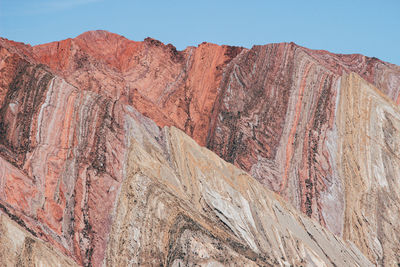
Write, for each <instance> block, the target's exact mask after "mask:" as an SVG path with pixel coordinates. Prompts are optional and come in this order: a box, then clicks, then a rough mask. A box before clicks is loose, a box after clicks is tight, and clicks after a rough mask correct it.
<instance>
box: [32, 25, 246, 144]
mask: <svg viewBox="0 0 400 267" xmlns="http://www.w3.org/2000/svg"><path fill="white" fill-rule="evenodd" d="M242 49H243V48H239V47H230V46H218V45H214V44H209V43H203V44H201V45H199V47H188V48H187V49H186V50H184V51H177V50H176V49H175V47H174V46H172V45H170V44H169V45H164V44H163V43H161V42H159V41H157V40H154V39H151V38H146V39H145V40H144V41H143V42H133V41H130V40H128V39H126V38H124V37H122V36H119V35H116V34H111V33H108V32H105V31H94V32H87V33H84V34H82V35H80V36H78V37H77V38H75V39H67V40H64V41H60V42H54V43H50V44H44V45H40V46H35V47H33V52H34V54H35V55H36V58H37V60H39V61H40V62H42V63H44V64H46V65H48V66H49V67H50V68H51V69H52V70H53V71H56V72H57V73H59V74H60V75H62V76H63V77H65V79H66V80H67V81H68V82H69V83H71V84H73V85H75V86H76V87H78V88H84V89H85V90H90V91H93V92H96V93H99V94H101V95H105V96H107V97H110V98H113V99H116V100H117V99H118V100H121V101H123V102H124V103H128V104H130V105H133V106H134V107H135V108H136V109H137V110H138V111H139V112H141V113H142V114H144V115H146V116H149V117H150V118H152V119H153V120H154V121H155V122H156V123H157V124H158V125H159V126H165V125H175V126H177V127H179V128H180V129H183V130H185V131H186V132H187V133H189V134H190V135H191V136H192V137H193V138H195V140H196V141H198V142H199V143H200V144H201V145H204V144H205V140H206V136H207V134H208V129H209V123H210V115H211V111H212V108H213V105H214V102H215V99H216V98H217V94H218V90H217V89H218V86H219V83H220V80H221V78H222V71H223V69H224V66H225V65H226V64H227V63H228V62H229V61H230V60H231V59H232V58H234V57H235V56H236V55H237V54H238V53H240V51H242Z"/></svg>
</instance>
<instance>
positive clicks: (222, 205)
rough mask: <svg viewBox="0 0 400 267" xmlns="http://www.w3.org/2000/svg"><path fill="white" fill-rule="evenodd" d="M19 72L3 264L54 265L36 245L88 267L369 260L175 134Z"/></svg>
mask: <svg viewBox="0 0 400 267" xmlns="http://www.w3.org/2000/svg"><path fill="white" fill-rule="evenodd" d="M22 62H23V63H24V64H22ZM19 67H20V68H21V69H20V71H18V72H17V75H16V76H15V77H14V79H13V80H12V83H11V85H10V90H9V91H8V92H7V94H6V97H5V99H4V101H3V106H2V108H1V111H0V112H1V115H2V116H1V125H2V129H1V132H2V139H1V142H2V143H1V157H0V163H1V170H2V172H1V192H0V202H1V206H0V207H1V210H2V212H3V213H4V215H2V218H5V219H4V220H6V222H5V223H4V224H3V225H4V226H3V228H7V229H4V230H2V231H3V232H4V233H6V234H4V235H2V239H1V247H2V248H3V249H5V248H6V247H7V244H10V242H15V244H14V243H13V245H15V246H16V247H15V249H14V251H16V252H13V253H3V254H2V255H4V256H3V257H2V258H0V260H2V262H1V263H2V264H7V263H10V262H11V263H18V262H20V261H25V262H28V263H27V265H32V266H33V265H34V263H35V262H37V261H39V262H40V261H42V263H43V261H44V260H46V261H47V263H46V262H45V263H43V264H50V265H51V264H52V263H51V262H52V261H54V260H55V259H54V257H55V256H54V255H58V254H57V253H59V252H54V251H53V250H49V249H45V248H42V246H43V245H41V244H42V243H40V242H39V241H35V240H36V238H41V239H43V240H45V241H47V242H49V244H51V245H52V247H53V249H58V250H60V251H61V252H62V253H64V254H65V255H66V256H69V257H71V258H72V259H74V260H75V261H76V262H77V264H79V265H85V266H90V265H93V266H101V265H102V264H105V265H107V266H123V265H128V264H133V265H135V264H138V265H142V264H149V265H173V266H174V265H176V264H186V265H194V264H208V263H209V264H214V265H218V264H227V265H228V264H238V265H270V266H273V265H276V264H287V263H289V264H296V265H299V264H314V265H318V264H326V265H328V266H331V265H344V264H350V265H359V266H370V265H371V263H370V262H369V261H368V259H367V258H366V257H365V256H364V255H363V254H362V253H361V252H360V251H359V250H358V249H357V248H356V247H355V246H354V245H351V244H350V243H345V242H343V241H341V240H340V238H338V237H335V236H334V235H333V234H331V233H330V232H329V231H327V230H326V229H323V228H322V227H321V226H319V225H318V224H317V223H316V222H313V221H312V220H310V219H309V218H306V217H305V216H304V215H300V214H299V213H298V212H297V211H295V210H294V209H293V208H292V207H291V206H290V205H287V204H285V203H284V202H283V201H282V200H281V199H280V197H279V196H277V195H275V194H274V193H272V192H270V191H269V190H267V189H266V188H263V187H261V186H260V184H259V182H257V181H256V180H254V179H253V178H252V177H250V176H249V175H248V174H246V173H244V172H243V171H241V170H239V169H237V168H236V167H234V166H233V165H231V164H229V163H226V162H224V161H223V160H222V159H219V158H218V157H217V155H215V154H213V153H212V152H210V151H208V150H207V149H205V148H201V147H199V146H198V145H197V144H196V143H195V142H194V141H193V140H191V139H190V138H189V137H188V136H186V135H185V134H184V133H182V132H180V131H179V130H177V129H175V128H171V129H169V128H164V129H163V131H160V130H159V128H158V127H157V126H156V124H155V123H153V122H152V121H151V120H150V119H147V118H145V117H143V116H142V115H141V114H140V113H138V112H137V111H135V110H134V108H132V107H130V106H128V105H124V104H122V103H121V102H118V101H117V102H115V101H112V100H110V99H109V98H106V97H104V96H101V95H98V94H95V93H93V92H89V91H83V90H78V89H77V88H75V87H73V86H71V85H69V84H68V83H66V82H65V81H64V80H62V79H61V78H59V77H57V76H54V75H53V74H51V73H49V72H47V70H46V69H44V68H43V67H42V66H40V65H32V64H30V63H29V62H26V61H21V63H20V66H19ZM22 121H23V123H20V122H22ZM6 215H8V216H9V217H10V218H14V219H15V220H16V222H17V223H18V224H19V225H20V226H16V225H15V223H11V222H9V221H10V219H8V218H7V217H5V216H6ZM10 227H14V228H12V229H11V230H9V229H10ZM16 229H17V230H16ZM12 238H14V239H16V240H14V241H10V240H11V239H12ZM17 240H18V242H17ZM31 240H34V242H33V241H31ZM32 242H33V243H34V244H36V243H35V242H39V243H38V245H33V244H32ZM155 244H156V245H155ZM32 247H33V248H32ZM18 251H21V252H18ZM18 253H19V254H18ZM16 255H17V256H16ZM37 255H39V256H37ZM44 258H45V259H44ZM57 264H59V265H73V263H72V262H71V261H69V260H65V261H64V260H62V257H61V258H59V260H58V261H57Z"/></svg>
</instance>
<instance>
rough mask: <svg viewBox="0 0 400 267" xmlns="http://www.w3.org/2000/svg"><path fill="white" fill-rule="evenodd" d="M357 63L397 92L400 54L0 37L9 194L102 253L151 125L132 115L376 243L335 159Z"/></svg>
mask: <svg viewBox="0 0 400 267" xmlns="http://www.w3.org/2000/svg"><path fill="white" fill-rule="evenodd" d="M350 72H355V73H357V74H358V75H359V76H360V77H361V78H363V79H364V80H366V81H367V82H369V83H371V84H372V85H375V86H376V87H377V88H379V89H380V90H381V94H382V95H385V96H386V97H387V98H388V99H391V100H390V101H393V102H394V103H397V104H399V103H400V97H399V96H400V67H398V66H395V65H392V64H389V63H385V62H382V61H380V60H378V59H375V58H368V57H364V56H362V55H336V54H332V53H329V52H326V51H316V50H309V49H307V48H303V47H299V46H297V45H295V44H293V43H290V44H289V43H282V44H270V45H265V46H254V47H253V48H251V49H245V48H241V47H231V46H219V45H215V44H209V43H203V44H200V45H199V46H198V47H188V48H186V49H185V50H184V51H177V50H176V49H175V47H174V46H172V45H170V44H169V45H164V44H162V43H161V42H159V41H157V40H154V39H151V38H146V39H145V40H144V41H143V42H134V41H131V40H128V39H126V38H124V37H122V36H119V35H117V34H112V33H109V32H106V31H94V32H87V33H84V34H82V35H80V36H78V37H76V38H74V39H67V40H63V41H60V42H53V43H49V44H44V45H39V46H35V47H30V46H26V45H24V44H20V43H15V42H12V41H8V40H5V39H0V74H1V79H0V167H1V169H0V175H1V177H0V178H2V179H1V180H0V182H1V184H0V187H1V192H0V208H1V209H2V210H3V212H4V213H6V214H11V215H10V216H15V218H19V219H18V220H17V222H18V223H19V224H20V226H21V227H23V228H24V229H27V231H29V232H30V233H31V234H33V235H35V236H37V237H39V238H41V239H43V240H46V241H48V242H50V243H51V244H52V245H53V246H55V247H57V248H59V249H60V250H61V251H62V252H63V253H64V254H66V255H68V256H71V257H72V258H73V259H74V260H75V261H76V262H77V263H79V264H81V265H87V266H89V265H94V266H100V265H101V264H102V263H103V262H104V257H105V251H106V247H107V242H108V237H109V233H110V231H111V230H110V229H111V225H112V223H113V212H114V210H115V207H116V199H117V198H118V194H119V192H120V190H121V184H122V183H123V181H124V180H125V179H127V174H126V166H127V163H126V159H127V157H128V154H129V149H130V146H131V145H132V144H131V143H130V142H131V141H130V138H131V135H132V132H134V133H135V134H136V135H137V136H140V134H139V133H138V132H136V131H137V129H136V128H135V127H134V126H132V125H141V127H144V128H145V129H146V131H147V132H148V133H149V134H150V135H151V136H152V138H154V140H156V141H154V142H159V145H160V146H164V145H165V144H163V142H164V141H165V140H164V139H163V138H164V136H163V134H162V132H161V131H160V129H159V128H157V127H156V126H155V125H154V124H152V121H154V122H155V123H156V124H157V125H158V126H159V127H164V126H175V127H177V128H179V129H181V130H183V131H184V132H186V133H187V134H188V135H189V136H191V137H192V138H193V139H194V140H195V141H196V142H197V143H198V144H200V145H201V146H206V147H207V148H209V149H210V150H212V151H214V152H215V153H216V154H217V155H219V156H220V157H221V158H222V159H224V160H226V161H228V162H231V163H233V164H234V165H236V166H238V167H239V168H241V169H243V170H245V171H247V172H248V173H250V174H251V175H252V176H253V177H254V178H256V179H257V180H259V181H260V182H261V183H262V184H264V185H265V186H266V187H267V188H269V189H271V190H273V191H275V192H277V193H279V194H280V195H281V196H282V197H283V198H285V199H286V200H288V201H289V202H291V204H293V205H294V206H295V207H296V208H297V209H298V210H300V211H302V212H303V213H305V214H306V215H307V216H309V217H311V218H313V219H315V220H316V221H318V222H319V223H320V224H322V225H323V226H325V227H326V228H327V229H328V230H330V231H331V232H333V233H335V234H337V235H339V236H343V235H345V236H349V240H350V241H352V242H353V241H354V242H355V243H356V244H357V245H359V247H361V248H362V249H363V252H365V251H366V252H365V253H368V251H369V250H368V249H369V247H368V245H365V244H364V243H362V242H363V241H360V242H359V243H357V242H358V241H359V240H355V239H351V238H353V236H355V235H353V234H349V233H351V231H352V229H348V228H346V229H345V230H343V227H344V226H343V222H344V221H346V220H348V219H346V218H345V216H349V215H346V214H344V213H343V210H344V209H345V208H346V197H347V196H348V195H349V193H348V191H346V190H345V183H344V182H343V181H344V178H343V173H348V172H347V171H341V170H339V169H338V167H337V166H338V162H342V161H343V160H342V159H341V158H340V155H338V154H337V153H336V151H338V149H339V147H340V144H339V143H338V141H337V140H341V139H340V138H342V137H341V134H343V133H342V132H341V129H339V128H338V125H340V123H342V122H343V121H338V118H337V113H338V112H339V111H338V106H339V104H340V103H341V102H340V101H344V100H343V97H342V95H341V90H342V89H341V88H342V86H341V82H342V79H344V78H343V77H347V76H346V75H347V73H350ZM361 78H360V79H361ZM346 79H347V78H346ZM343 90H344V89H343ZM346 90H347V89H346ZM365 98H366V99H367V98H368V97H365ZM339 102H340V103H339ZM348 106H351V105H350V104H348ZM340 112H344V111H343V110H341V111H340ZM143 115H144V116H143ZM354 116H355V115H354ZM149 118H150V119H149ZM151 120H152V121H151ZM343 120H345V119H343ZM346 127H347V128H351V127H350V126H348V125H347V126H346ZM385 127H386V126H385ZM385 127H383V128H385ZM347 128H346V129H347ZM386 128H388V127H386ZM382 131H384V130H382ZM137 136H136V137H137ZM136 139H137V140H139V141H140V140H141V139H140V138H139V137H137V138H136ZM351 140H352V142H353V141H354V140H355V139H354V140H353V139H351ZM141 141H142V142H143V144H141V145H143V147H147V145H146V142H148V141H145V140H144V139H143V140H141ZM152 142H153V141H152ZM153 156H154V157H156V156H155V155H153ZM393 173H395V172H394V171H393ZM160 175H161V174H160ZM346 186H347V185H346ZM351 186H353V185H351ZM139 191H140V190H139ZM353 202H355V201H353ZM99 203H101V204H99ZM395 203H397V202H395ZM354 205H356V204H354ZM349 214H350V212H349ZM393 221H395V220H393ZM380 223H381V222H379V223H377V224H380ZM371 231H372V230H371ZM373 231H375V230H373ZM376 232H378V230H376ZM344 233H345V234H344ZM374 233H375V232H374ZM390 246H391V245H388V246H387V247H389V249H387V250H386V251H388V250H389V252H388V253H389V254H390V253H392V254H396V253H394V252H393V249H392V248H391V247H390ZM390 249H392V250H390ZM376 250H379V249H376ZM374 251H375V250H374ZM146 253H150V252H146ZM382 253H383V254H382V255H386V254H384V253H386V252H382ZM389 254H388V255H389ZM382 255H378V256H376V257H377V258H379V257H382ZM390 255H391V254H390ZM374 257H375V256H371V257H370V258H369V259H370V260H371V261H373V260H374V259H375V258H374Z"/></svg>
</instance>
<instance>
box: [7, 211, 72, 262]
mask: <svg viewBox="0 0 400 267" xmlns="http://www.w3.org/2000/svg"><path fill="white" fill-rule="evenodd" d="M0 263H1V266H54V267H56V266H58V267H61V266H78V265H77V264H76V263H74V261H73V260H72V259H69V258H67V257H65V256H64V255H62V254H61V253H59V252H57V251H56V250H54V249H52V248H50V247H49V246H48V244H46V243H45V242H43V241H41V240H40V239H38V238H36V237H34V236H33V235H32V234H31V233H29V232H28V231H27V230H25V229H24V228H22V227H21V226H20V225H18V224H17V223H16V222H15V221H13V220H11V219H10V218H9V217H8V216H7V215H5V214H2V213H0Z"/></svg>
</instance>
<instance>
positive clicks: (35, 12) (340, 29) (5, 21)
mask: <svg viewBox="0 0 400 267" xmlns="http://www.w3.org/2000/svg"><path fill="white" fill-rule="evenodd" d="M96 29H104V30H108V31H111V32H115V33H118V34H121V35H124V36H125V37H127V38H129V39H132V40H136V41H141V40H143V39H144V38H146V37H147V36H150V37H153V38H155V39H158V40H160V41H162V42H164V43H172V44H174V45H175V46H176V47H177V48H178V49H179V50H182V49H184V48H185V47H186V46H188V45H198V44H199V43H201V42H203V41H207V42H213V43H217V44H230V45H240V46H245V47H251V46H252V45H253V44H266V43H275V42H290V41H293V42H295V43H297V44H299V45H303V46H306V47H309V48H313V49H325V50H329V51H331V52H336V53H361V54H364V55H367V56H371V57H372V56H374V57H377V58H380V59H382V60H385V61H389V62H391V63H395V64H397V65H400V0H363V1H361V0H347V1H344V0H336V1H334V0H332V1H327V0H319V1H316V0H297V1H296V0H287V1H284V0H274V1H268V0H264V1H261V0H259V1H257V0H247V1H244V0H242V1H235V0H231V1H225V0H214V1H208V0H198V1H189V0H188V1H175V0H164V1H150V0H147V1H146V0H143V1H137V0H130V1H123V0H122V1H118V0H113V1H110V0H35V1H33V0H0V36H1V37H6V38H8V39H12V40H15V41H21V42H25V43H30V44H32V45H35V44H40V43H46V42H50V41H56V40H62V39H66V38H68V37H75V36H77V35H79V34H80V33H82V32H85V31H88V30H96Z"/></svg>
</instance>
